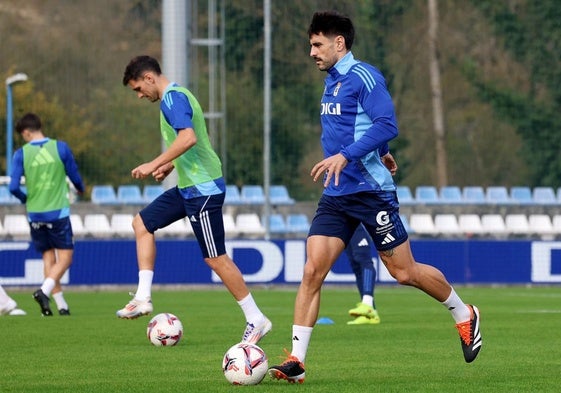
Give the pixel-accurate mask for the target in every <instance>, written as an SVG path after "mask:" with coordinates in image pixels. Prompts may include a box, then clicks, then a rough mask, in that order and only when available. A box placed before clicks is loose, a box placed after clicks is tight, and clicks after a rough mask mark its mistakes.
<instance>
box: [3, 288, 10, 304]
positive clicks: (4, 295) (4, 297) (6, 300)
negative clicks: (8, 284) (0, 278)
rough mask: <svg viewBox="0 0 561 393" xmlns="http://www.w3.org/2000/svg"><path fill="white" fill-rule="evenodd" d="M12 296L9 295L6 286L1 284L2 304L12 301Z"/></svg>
mask: <svg viewBox="0 0 561 393" xmlns="http://www.w3.org/2000/svg"><path fill="white" fill-rule="evenodd" d="M10 299H11V297H9V296H8V294H7V293H6V291H5V290H4V288H2V286H1V285H0V305H2V304H7V303H8V302H9V301H10Z"/></svg>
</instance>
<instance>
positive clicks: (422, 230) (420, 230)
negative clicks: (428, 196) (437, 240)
mask: <svg viewBox="0 0 561 393" xmlns="http://www.w3.org/2000/svg"><path fill="white" fill-rule="evenodd" d="M409 225H410V226H411V229H413V231H414V232H415V233H416V234H418V235H435V234H436V233H437V231H436V227H435V226H434V220H433V218H432V216H431V215H430V214H425V213H413V214H411V216H410V217H409Z"/></svg>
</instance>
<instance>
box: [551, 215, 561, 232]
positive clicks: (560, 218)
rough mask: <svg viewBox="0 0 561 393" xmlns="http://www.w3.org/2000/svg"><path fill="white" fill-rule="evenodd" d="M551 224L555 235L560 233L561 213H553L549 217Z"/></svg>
mask: <svg viewBox="0 0 561 393" xmlns="http://www.w3.org/2000/svg"><path fill="white" fill-rule="evenodd" d="M551 221H552V224H553V231H554V233H555V234H556V235H561V214H554V215H553V218H552V219H551Z"/></svg>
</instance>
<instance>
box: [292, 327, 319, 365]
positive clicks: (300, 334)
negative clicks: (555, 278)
mask: <svg viewBox="0 0 561 393" xmlns="http://www.w3.org/2000/svg"><path fill="white" fill-rule="evenodd" d="M313 330H314V328H313V327H309V326H299V325H292V352H291V355H292V356H296V357H297V358H298V360H300V361H301V362H302V363H304V362H305V361H306V353H307V352H308V345H309V344H310V338H311V337H312V331H313Z"/></svg>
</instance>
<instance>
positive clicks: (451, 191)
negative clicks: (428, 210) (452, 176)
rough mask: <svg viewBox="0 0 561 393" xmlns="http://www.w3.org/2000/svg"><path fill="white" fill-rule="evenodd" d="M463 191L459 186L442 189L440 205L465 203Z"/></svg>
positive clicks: (443, 187)
mask: <svg viewBox="0 0 561 393" xmlns="http://www.w3.org/2000/svg"><path fill="white" fill-rule="evenodd" d="M463 201H464V198H463V197H462V190H461V189H460V187H458V186H442V187H440V203H446V204H454V203H463Z"/></svg>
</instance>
